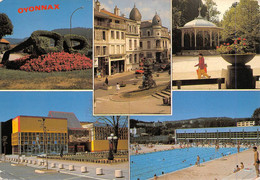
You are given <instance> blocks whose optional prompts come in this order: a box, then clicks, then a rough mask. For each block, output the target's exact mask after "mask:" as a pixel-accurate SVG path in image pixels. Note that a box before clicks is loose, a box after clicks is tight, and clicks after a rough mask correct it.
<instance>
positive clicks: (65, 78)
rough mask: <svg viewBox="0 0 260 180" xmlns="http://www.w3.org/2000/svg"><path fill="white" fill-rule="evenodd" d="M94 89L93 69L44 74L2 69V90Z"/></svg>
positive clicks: (0, 70)
mask: <svg viewBox="0 0 260 180" xmlns="http://www.w3.org/2000/svg"><path fill="white" fill-rule="evenodd" d="M92 88H93V82H92V69H88V70H80V71H66V72H52V73H44V72H25V71H21V70H10V69H5V68H3V67H1V68H0V89H1V90H54V89H57V90H69V89H70V90H73V89H92Z"/></svg>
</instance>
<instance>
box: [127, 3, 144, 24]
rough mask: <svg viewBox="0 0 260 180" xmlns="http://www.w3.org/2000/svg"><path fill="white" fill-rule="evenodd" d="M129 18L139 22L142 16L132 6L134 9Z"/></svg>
mask: <svg viewBox="0 0 260 180" xmlns="http://www.w3.org/2000/svg"><path fill="white" fill-rule="evenodd" d="M129 18H130V19H131V20H134V21H141V19H142V15H141V13H140V12H139V10H138V9H137V8H136V7H135V6H134V8H133V9H132V10H131V12H130V15H129Z"/></svg>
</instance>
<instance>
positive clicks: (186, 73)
mask: <svg viewBox="0 0 260 180" xmlns="http://www.w3.org/2000/svg"><path fill="white" fill-rule="evenodd" d="M204 58H205V63H206V64H207V65H208V67H207V70H208V74H209V75H210V76H211V78H221V77H222V76H223V75H222V74H223V70H224V71H225V70H227V66H228V65H230V64H229V63H227V62H226V61H225V60H224V59H222V57H221V56H204ZM172 62H173V63H172V80H182V79H197V73H196V70H197V67H194V65H196V64H198V57H197V56H173V58H172ZM259 62H260V55H256V56H255V57H254V59H253V60H251V61H250V62H249V63H247V65H250V66H251V68H252V69H253V74H254V76H256V75H260V63H259ZM223 86H224V84H222V87H223ZM256 88H257V89H259V88H260V82H259V81H257V82H256ZM173 89H174V90H175V89H177V86H174V87H173ZM181 89H182V90H217V89H218V85H217V84H213V85H211V84H210V85H195V86H182V87H181Z"/></svg>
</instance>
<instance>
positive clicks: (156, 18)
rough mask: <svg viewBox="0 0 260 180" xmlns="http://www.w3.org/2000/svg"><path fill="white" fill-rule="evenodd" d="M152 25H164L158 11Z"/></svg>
mask: <svg viewBox="0 0 260 180" xmlns="http://www.w3.org/2000/svg"><path fill="white" fill-rule="evenodd" d="M152 25H153V26H162V21H161V18H160V16H158V14H157V13H156V14H155V16H154V17H153V21H152Z"/></svg>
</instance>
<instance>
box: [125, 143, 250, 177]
mask: <svg viewBox="0 0 260 180" xmlns="http://www.w3.org/2000/svg"><path fill="white" fill-rule="evenodd" d="M244 150H246V148H240V152H241V151H244ZM234 153H237V148H219V150H218V151H216V150H215V148H206V147H204V148H201V147H192V148H186V149H174V150H169V151H160V152H153V153H147V154H140V155H131V156H130V173H131V174H130V177H131V180H137V179H138V178H139V179H140V180H144V179H149V178H152V177H153V176H154V174H156V175H157V176H159V175H162V173H164V174H166V173H169V172H174V171H177V170H180V169H184V168H187V167H190V166H193V165H194V164H195V162H196V161H197V155H199V156H200V163H203V162H207V161H210V160H213V159H217V158H220V157H222V156H223V155H229V154H234Z"/></svg>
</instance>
